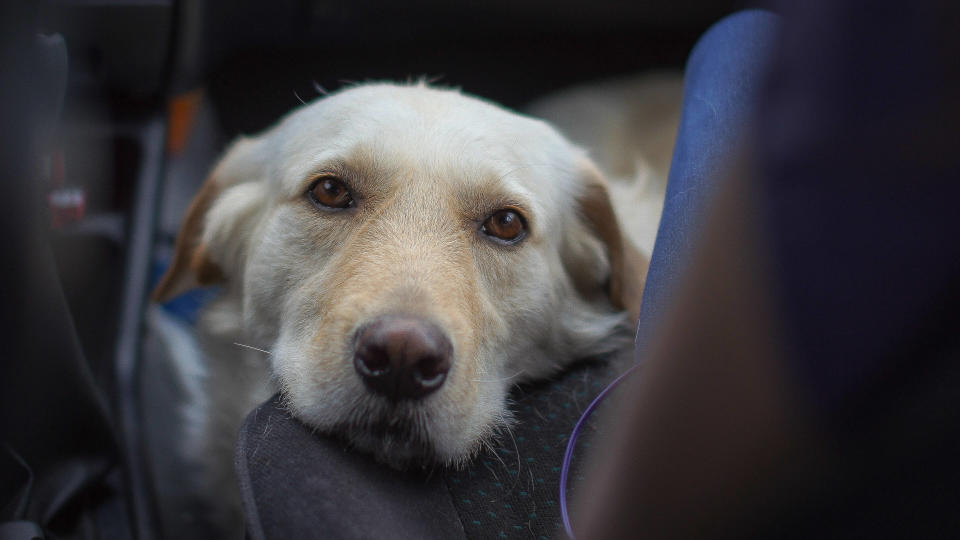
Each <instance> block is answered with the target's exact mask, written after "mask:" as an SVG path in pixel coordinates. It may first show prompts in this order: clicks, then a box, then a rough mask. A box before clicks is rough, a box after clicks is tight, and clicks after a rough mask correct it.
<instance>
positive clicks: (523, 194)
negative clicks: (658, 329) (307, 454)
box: [155, 84, 646, 465]
mask: <svg viewBox="0 0 960 540" xmlns="http://www.w3.org/2000/svg"><path fill="white" fill-rule="evenodd" d="M645 263H646V261H645V260H644V259H643V257H642V256H641V255H640V254H639V253H637V252H636V250H634V249H633V248H632V247H631V245H630V244H629V243H628V241H627V240H626V237H625V236H624V235H623V234H621V231H620V229H619V226H618V225H617V219H616V217H615V215H614V213H613V210H612V207H611V203H610V200H609V197H608V194H607V189H606V183H605V181H604V179H603V178H602V176H601V175H600V174H599V173H598V172H597V170H596V168H595V167H594V166H593V165H592V164H591V163H590V162H589V161H588V160H587V158H586V157H585V156H584V154H583V152H582V151H580V150H579V149H577V148H575V147H574V146H572V145H571V144H570V143H568V142H567V141H566V140H565V139H564V138H563V137H562V136H560V135H559V134H558V133H557V132H556V131H555V130H554V129H552V128H551V127H550V126H549V125H547V124H545V123H544V122H541V121H538V120H535V119H532V118H528V117H524V116H521V115H518V114H515V113H511V112H508V111H505V110H504V109H501V108H499V107H497V106H494V105H492V104H489V103H486V102H484V101H481V100H478V99H475V98H470V97H467V96H464V95H462V94H460V93H458V92H456V91H452V90H441V89H435V88H428V87H426V86H424V85H415V86H398V85H390V84H376V85H365V86H358V87H353V88H350V89H347V90H344V91H341V92H339V93H336V94H334V95H331V96H329V97H326V98H323V99H320V100H318V101H316V102H314V103H312V104H309V105H307V106H305V107H302V108H300V109H299V110H297V111H295V112H293V113H291V114H290V115H288V116H287V117H286V118H284V119H283V120H282V121H280V122H279V123H278V124H277V125H276V126H275V127H273V128H272V129H270V130H268V131H267V132H265V133H264V134H262V135H259V136H256V137H251V138H242V139H241V140H239V141H237V142H235V143H234V144H233V146H232V147H231V148H230V149H229V150H228V151H227V153H226V156H225V157H224V158H223V159H222V161H221V162H220V164H219V165H217V167H216V168H215V170H214V171H213V174H212V175H211V177H210V179H209V180H208V181H207V183H206V184H205V186H204V188H203V189H202V191H201V192H200V194H199V195H198V196H197V198H196V199H195V200H194V203H193V205H192V206H191V207H190V209H189V211H188V214H187V217H186V220H185V222H184V226H183V228H182V230H181V232H180V236H179V238H178V241H177V249H176V254H175V260H174V263H173V265H172V266H171V268H170V270H169V272H168V274H167V275H166V276H165V278H164V280H163V281H162V283H161V284H160V286H159V287H158V289H157V291H156V293H155V298H156V299H158V300H163V299H166V298H170V297H172V296H174V295H176V294H178V293H179V292H182V291H184V290H186V289H188V288H190V287H191V286H194V285H196V284H198V283H199V284H206V283H212V282H224V283H225V287H226V289H227V290H226V293H225V294H228V295H236V296H237V297H238V298H240V299H242V304H241V305H242V320H243V321H244V323H243V325H244V328H243V330H244V332H245V333H246V336H247V337H248V339H249V340H251V341H252V342H253V343H255V344H257V345H258V346H262V347H265V348H269V349H270V350H271V352H272V354H271V356H270V358H271V361H272V365H273V372H274V375H275V377H276V379H277V381H278V382H279V384H280V387H281V389H282V392H283V394H284V396H285V400H286V403H287V405H288V407H289V408H290V410H291V412H292V413H293V414H294V415H295V416H297V417H298V418H299V419H300V420H302V421H303V422H305V423H306V424H309V425H310V426H313V427H316V428H319V429H321V430H325V431H334V432H339V433H342V434H345V435H346V436H347V437H348V438H349V439H350V440H351V441H352V442H353V443H354V444H355V445H356V446H358V447H360V448H362V449H365V450H368V451H371V452H373V453H374V454H375V455H376V456H377V457H378V458H379V459H381V460H382V461H386V462H389V463H391V464H394V465H404V464H407V463H410V462H412V461H421V460H434V461H440V462H445V463H456V462H458V461H460V460H462V459H464V458H466V457H468V456H470V455H471V454H472V453H473V452H474V451H475V450H476V449H477V448H478V447H479V446H480V444H481V443H482V442H483V441H485V440H488V439H489V438H490V436H491V435H492V434H493V433H494V432H495V431H496V430H497V428H498V427H501V426H505V425H507V424H508V423H509V413H508V412H507V407H506V401H505V400H506V393H507V390H508V389H509V387H510V386H512V385H513V384H515V383H517V382H519V381H523V380H530V379H534V378H538V377H543V376H546V375H549V374H550V373H552V372H555V371H556V370H558V369H559V368H561V367H562V366H564V365H565V364H567V363H569V362H570V361H572V360H575V359H577V358H583V357H588V356H595V355H601V354H604V353H607V352H610V351H612V350H614V349H618V348H620V347H622V346H623V345H624V344H625V343H628V342H629V340H630V338H631V337H632V329H633V320H634V319H635V317H636V314H637V312H638V310H639V302H640V294H641V291H642V287H643V280H644V276H645V272H646V264H645Z"/></svg>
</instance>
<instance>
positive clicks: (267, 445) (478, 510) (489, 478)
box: [236, 359, 628, 540]
mask: <svg viewBox="0 0 960 540" xmlns="http://www.w3.org/2000/svg"><path fill="white" fill-rule="evenodd" d="M627 365H628V362H627V359H622V360H621V359H618V360H616V361H613V360H611V361H600V362H593V363H583V364H581V365H578V366H577V367H575V368H574V369H573V370H570V371H568V372H566V373H565V374H563V375H562V376H561V377H559V378H557V379H555V380H553V381H548V382H544V383H539V384H535V385H528V386H523V387H520V388H517V389H516V390H515V391H514V392H513V393H512V394H511V396H510V397H511V402H512V405H511V409H512V410H513V411H514V413H515V415H516V418H517V425H516V427H515V429H514V430H512V432H511V434H509V435H504V436H502V437H501V438H500V439H499V440H498V441H497V442H496V443H495V444H494V445H493V447H494V448H493V450H492V451H490V450H487V451H484V452H482V453H481V454H480V455H478V456H477V457H476V458H475V459H473V460H472V461H471V462H470V463H469V464H468V465H467V466H466V467H464V468H463V469H460V470H456V469H452V468H442V467H438V468H435V469H431V470H417V471H407V472H400V471H397V470H394V469H391V468H389V467H386V466H384V465H381V464H379V463H376V462H375V461H374V460H373V459H372V458H371V457H370V456H368V455H365V454H361V453H358V452H355V451H351V450H350V449H349V448H348V447H347V445H346V443H344V442H343V441H340V440H338V439H335V438H330V437H327V436H324V435H320V434H316V433H313V432H312V430H311V429H310V428H308V427H306V426H305V425H303V424H301V423H299V422H298V421H297V420H295V419H293V418H292V417H291V416H290V415H289V414H288V413H287V412H286V411H284V410H283V407H282V405H281V404H280V402H279V400H278V398H277V397H274V398H273V399H271V400H270V401H268V402H267V403H265V404H263V405H262V406H260V407H259V408H258V409H256V410H255V411H253V413H251V414H250V416H248V417H247V420H246V422H245V423H244V425H243V427H242V428H241V431H240V437H239V444H238V448H237V456H236V459H237V462H236V464H237V473H238V476H239V481H240V486H241V490H242V493H243V503H244V513H245V515H246V521H247V537H248V538H251V539H254V540H260V539H271V538H331V539H334V538H470V539H482V538H498V539H499V538H553V537H556V536H557V535H558V533H560V531H562V520H561V517H560V504H559V500H558V493H559V492H558V486H559V480H560V468H561V463H562V461H563V453H564V450H565V448H566V445H567V440H568V438H569V436H570V432H571V430H572V429H573V426H574V424H576V422H577V420H578V419H579V418H580V416H581V414H582V413H583V410H584V409H585V408H586V407H587V405H589V404H590V402H591V401H592V399H593V398H594V396H595V395H596V394H598V393H599V392H600V390H602V389H603V388H604V387H605V386H606V385H607V384H608V383H609V382H610V381H611V380H613V378H615V377H616V375H618V374H619V373H620V372H621V371H622V370H623V369H625V367H626V366H627ZM597 416H598V415H594V416H593V417H592V418H591V421H590V422H589V423H588V424H587V425H586V427H585V428H584V431H583V432H581V437H580V442H579V443H578V449H579V450H580V451H581V453H584V450H587V449H589V448H590V446H591V442H592V441H593V439H594V438H595V437H594V436H595V434H596V431H597V429H596V428H597V425H598V423H600V422H602V421H601V420H597V419H596V418H597ZM599 416H602V415H599ZM582 463H583V460H582V459H580V460H577V459H575V460H574V465H573V467H572V469H571V485H572V490H571V491H574V490H575V489H576V485H577V480H578V479H579V474H578V471H579V470H580V469H581V466H580V464H582Z"/></svg>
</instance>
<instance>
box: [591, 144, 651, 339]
mask: <svg viewBox="0 0 960 540" xmlns="http://www.w3.org/2000/svg"><path fill="white" fill-rule="evenodd" d="M580 171H581V172H580V174H581V177H582V178H583V187H582V191H581V192H580V195H579V196H578V198H577V210H578V212H579V214H580V217H581V219H582V220H583V221H584V223H585V224H586V226H587V228H588V229H589V230H590V232H591V233H593V235H594V236H595V237H596V238H597V239H598V240H599V241H600V243H601V244H603V247H604V249H605V251H606V255H607V262H608V264H609V271H610V275H609V281H608V282H607V291H606V292H607V295H608V296H609V299H610V303H612V304H613V305H614V307H617V308H619V309H623V310H626V311H627V312H628V313H629V314H630V317H631V318H632V319H633V321H634V322H636V320H637V318H638V317H639V315H640V303H641V301H642V300H643V287H644V284H645V283H646V279H647V267H648V266H649V264H650V261H649V260H648V259H647V257H646V256H645V255H643V254H642V253H640V252H639V251H638V250H637V248H636V247H635V246H634V245H633V243H632V242H631V241H630V239H629V238H628V237H627V235H626V234H624V233H623V231H622V230H621V228H620V224H619V222H618V221H617V215H616V214H615V213H614V210H613V204H612V203H611V202H610V195H609V190H608V189H607V181H606V179H605V178H604V177H603V174H602V173H600V171H599V170H598V169H597V167H596V166H595V165H594V164H593V163H592V162H590V161H589V160H587V159H585V158H584V159H583V160H582V162H581V164H580ZM583 279H584V276H580V278H579V281H581V283H582V281H583ZM595 279H596V277H594V278H593V280H592V281H594V282H595ZM575 280H577V277H576V276H575ZM580 286H581V287H582V285H580Z"/></svg>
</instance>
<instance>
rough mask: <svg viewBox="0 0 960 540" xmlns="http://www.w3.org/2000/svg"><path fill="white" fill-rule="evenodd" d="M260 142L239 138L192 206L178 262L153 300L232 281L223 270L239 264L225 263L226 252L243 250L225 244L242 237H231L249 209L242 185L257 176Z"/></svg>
mask: <svg viewBox="0 0 960 540" xmlns="http://www.w3.org/2000/svg"><path fill="white" fill-rule="evenodd" d="M257 144H258V143H257V140H256V139H253V138H247V137H240V138H239V139H237V140H236V141H235V142H234V143H233V144H232V145H231V146H230V148H229V149H228V150H227V151H226V153H225V156H224V157H223V158H222V159H221V160H220V162H219V163H218V164H217V166H216V168H215V169H214V170H213V172H212V173H211V174H210V176H209V177H208V178H207V180H206V181H205V182H204V184H203V187H202V188H201V189H200V191H199V192H198V193H197V195H196V196H195V197H194V199H193V202H191V203H190V207H189V208H188V209H187V213H186V216H185V217H184V220H183V224H182V225H181V226H180V233H179V234H178V235H177V242H176V245H175V247H174V254H173V262H172V263H171V264H170V267H169V268H168V269H167V272H166V274H164V276H163V278H162V279H161V280H160V284H159V285H157V288H156V289H154V291H153V294H152V295H151V298H152V299H153V301H155V302H166V301H167V300H170V299H172V298H174V297H176V296H179V295H180V294H182V293H185V292H187V291H189V290H190V289H193V288H196V287H199V286H203V285H214V284H217V283H222V282H224V281H226V280H227V277H228V276H227V275H226V273H225V272H224V270H223V269H224V268H228V267H229V265H230V264H234V265H236V261H225V262H226V264H227V266H225V265H224V258H225V257H224V253H223V252H227V251H231V250H232V251H234V252H236V251H237V249H236V248H235V247H233V246H229V245H224V244H228V243H229V242H230V241H231V237H239V236H242V235H238V234H228V233H231V232H234V231H235V229H236V228H237V221H238V220H239V217H240V216H241V215H242V214H243V213H244V212H243V211H242V207H243V206H245V205H244V203H242V202H241V203H239V204H238V203H237V201H238V200H240V199H242V197H237V196H236V195H237V193H235V192H236V191H237V189H238V188H240V187H242V186H239V184H245V183H246V184H249V183H250V182H249V181H250V180H251V179H254V178H256V171H257V170H258V163H257V159H258V155H259V153H258V152H257ZM231 195H232V196H231ZM246 198H247V199H250V198H251V197H246ZM218 207H219V208H220V211H219V212H218V211H216V208H218ZM238 209H241V210H238Z"/></svg>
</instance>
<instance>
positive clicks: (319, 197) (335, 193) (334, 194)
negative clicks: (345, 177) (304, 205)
mask: <svg viewBox="0 0 960 540" xmlns="http://www.w3.org/2000/svg"><path fill="white" fill-rule="evenodd" d="M307 196H308V197H309V198H310V200H311V201H313V203H314V204H317V205H319V206H323V207H325V208H333V209H341V208H351V207H353V206H355V204H356V203H355V202H354V200H353V196H352V195H351V194H350V190H349V189H348V188H347V186H346V184H344V183H343V181H342V180H340V179H339V178H336V177H334V176H324V177H321V178H318V179H317V180H316V181H314V182H313V184H310V189H309V190H308V191H307Z"/></svg>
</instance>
